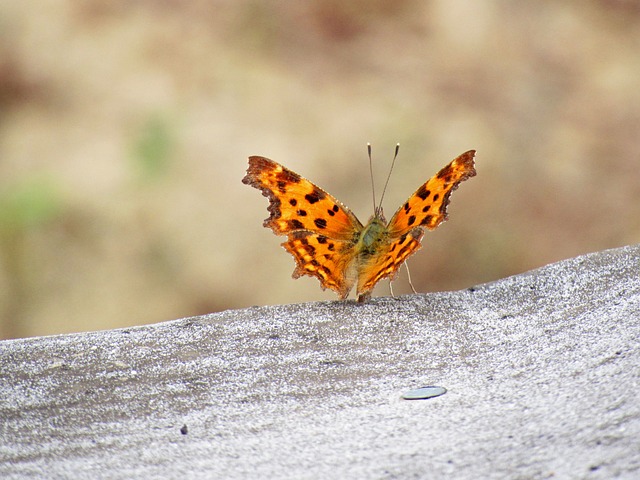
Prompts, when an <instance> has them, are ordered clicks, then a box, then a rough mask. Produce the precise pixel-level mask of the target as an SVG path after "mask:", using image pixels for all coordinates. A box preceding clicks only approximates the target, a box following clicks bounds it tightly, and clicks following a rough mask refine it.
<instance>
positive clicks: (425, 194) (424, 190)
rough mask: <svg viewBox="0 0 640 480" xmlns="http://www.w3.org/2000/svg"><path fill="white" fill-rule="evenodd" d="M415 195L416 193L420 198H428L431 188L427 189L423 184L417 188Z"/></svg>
mask: <svg viewBox="0 0 640 480" xmlns="http://www.w3.org/2000/svg"><path fill="white" fill-rule="evenodd" d="M416 195H418V196H419V197H420V198H421V199H422V200H426V199H427V198H429V195H431V190H427V185H426V184H424V185H422V186H421V187H420V188H419V189H418V191H417V192H416Z"/></svg>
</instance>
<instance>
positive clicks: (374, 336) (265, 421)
mask: <svg viewBox="0 0 640 480" xmlns="http://www.w3.org/2000/svg"><path fill="white" fill-rule="evenodd" d="M0 367H1V370H0V478H123V479H124V478H127V479H130V478H203V479H209V478H227V479H234V478H249V477H251V478H291V479H305V478H341V479H350V478H353V479H362V478H380V479H408V478H459V479H477V478H505V477H508V478H594V479H596V478H613V477H620V478H640V401H639V400H638V399H639V398H640V245H636V246H629V247H624V248H619V249H615V250H609V251H604V252H599V253H594V254H591V255H586V256H582V257H578V258H574V259H569V260H565V261H562V262H559V263H556V264H552V265H548V266H546V267H543V268H540V269H538V270H534V271H531V272H527V273H524V274H521V275H517V276H514V277H510V278H506V279H503V280H500V281H497V282H493V283H489V284H484V285H479V286H476V287H473V288H469V289H467V290H462V291H458V292H443V293H429V294H422V295H413V296H405V297H401V298H399V299H391V298H374V299H373V300H372V301H371V302H370V303H368V304H364V305H358V304H356V303H354V302H353V301H348V302H338V301H336V302H323V303H309V304H300V305H284V306H275V307H254V308H249V309H245V310H237V311H226V312H221V313H216V314H211V315H205V316H201V317H194V318H187V319H183V320H176V321H171V322H165V323H160V324H156V325H151V326H145V327H139V328H129V329H121V330H111V331H103V332H93V333H82V334H74V335H61V336H54V337H41V338H30V339H20V340H8V341H3V342H0ZM426 385H438V386H442V387H445V388H446V389H447V393H446V394H444V395H442V396H439V397H436V398H432V399H429V400H403V399H402V398H401V395H402V394H403V393H404V392H406V391H408V390H412V389H416V388H419V387H422V386H426Z"/></svg>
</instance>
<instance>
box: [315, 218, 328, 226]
mask: <svg viewBox="0 0 640 480" xmlns="http://www.w3.org/2000/svg"><path fill="white" fill-rule="evenodd" d="M313 223H315V224H316V227H318V228H327V221H326V220H325V219H324V218H316V219H315V220H314V221H313Z"/></svg>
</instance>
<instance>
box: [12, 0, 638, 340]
mask: <svg viewBox="0 0 640 480" xmlns="http://www.w3.org/2000/svg"><path fill="white" fill-rule="evenodd" d="M367 142H371V143H372V144H373V148H374V161H375V170H376V179H377V181H378V185H381V184H382V183H383V182H384V176H385V174H386V171H387V169H388V166H389V162H390V161H391V157H392V153H393V148H394V146H395V144H396V142H400V143H401V145H402V147H401V150H400V157H399V160H398V163H397V165H396V169H395V172H394V175H393V177H392V179H391V182H390V187H389V190H388V192H387V195H386V199H385V206H386V212H387V216H390V215H391V214H392V213H393V212H394V211H395V208H396V207H397V206H399V205H400V204H401V202H403V201H404V200H405V199H406V197H408V195H409V194H410V193H412V192H413V191H414V190H415V188H416V187H417V186H418V185H419V184H420V183H422V182H423V181H425V180H426V179H427V178H428V177H429V176H431V175H432V174H433V173H435V172H436V171H437V170H438V169H439V168H441V167H442V166H444V165H445V164H446V163H447V162H449V161H450V160H451V159H453V158H454V157H455V156H456V155H458V154H460V153H462V152H464V151H466V150H468V149H471V148H475V149H477V150H478V154H477V170H478V176H477V177H475V178H473V179H471V180H470V181H468V182H466V183H465V184H463V185H462V186H461V188H460V189H459V190H458V191H456V192H455V194H454V195H453V201H452V204H451V206H450V208H449V213H450V220H449V222H447V223H445V224H443V226H441V227H440V229H439V230H438V231H436V232H433V233H427V235H426V236H425V239H424V242H423V243H424V244H425V248H423V250H422V251H421V252H419V253H418V254H417V255H416V256H414V257H413V258H412V260H411V262H410V264H411V270H412V277H413V282H414V284H415V285H416V287H417V288H418V289H419V291H423V292H424V291H435V290H441V289H459V288H465V287H468V286H471V285H473V284H477V283H480V282H486V281H490V280H494V279H498V278H501V277H505V276H507V275H511V274H514V273H518V272H522V271H525V270H528V269H532V268H535V267H538V266H541V265H544V264H546V263H549V262H553V261H556V260H560V259H563V258H567V257H572V256H575V255H579V254H582V253H586V252H591V251H596V250H601V249H605V248H610V247H617V246H621V245H625V244H632V243H637V242H639V241H640V169H639V167H640V4H639V2H636V1H631V0H629V1H624V0H617V1H616V0H590V1H585V0H574V1H539V0H535V1H534V0H531V1H520V2H512V1H508V0H504V1H498V0H496V1H483V2H467V1H460V0H433V1H418V0H415V1H411V0H405V1H397V0H395V1H350V2H343V1H321V2H320V1H319V2H293V1H292V2H277V1H270V2H268V1H218V2H208V1H195V2H179V1H139V2H128V1H117V0H94V1H85V2H59V1H41V0H37V1H23V0H16V1H3V2H1V3H0V337H2V338H9V337H21V336H32V335H44V334H52V333H61V332H72V331H83V330H95V329H105V328H113V327H120V326H125V325H140V324H144V323H149V322H159V321H163V320H169V319H173V318H179V317H185V316H189V315H195V314H202V313H207V312H212V311H218V310H222V309H228V308H242V307H247V306H250V305H254V304H277V303H292V302H303V301H308V300H317V299H334V298H335V295H334V294H333V293H331V292H322V291H321V290H320V288H319V284H318V283H317V281H316V280H315V279H312V278H310V277H304V278H302V279H299V280H296V281H294V280H292V279H291V272H292V270H293V266H294V262H293V259H292V258H291V257H290V256H289V255H288V254H287V253H286V252H285V251H284V250H282V249H281V248H280V247H279V243H280V242H281V241H282V239H281V238H278V237H275V236H274V235H273V234H272V233H271V231H270V230H266V229H264V228H262V226H261V225H262V221H263V219H264V218H265V217H266V216H267V210H266V207H267V200H266V199H265V198H264V197H262V196H260V194H259V192H258V191H256V190H253V189H251V188H249V187H247V186H245V185H242V184H241V183H240V180H241V178H242V177H243V175H244V171H245V169H246V158H247V156H249V155H254V154H259V155H264V156H267V157H270V158H273V159H275V160H277V161H279V162H282V163H284V164H286V165H287V166H288V167H290V168H291V169H293V170H295V171H297V172H299V173H301V174H303V175H304V176H306V177H308V178H310V179H311V180H313V181H315V182H316V183H318V184H319V185H320V186H322V187H324V188H325V189H327V190H328V191H330V192H331V193H332V194H334V195H335V196H336V197H338V198H339V199H340V200H342V201H343V202H344V203H345V204H347V205H349V206H350V207H351V209H352V210H353V211H354V212H355V213H356V214H357V215H358V216H359V217H360V219H361V220H362V221H366V220H367V219H368V217H369V215H370V214H371V212H372V206H371V190H370V184H369V176H368V170H367V168H368V167H367V158H366V143H367ZM394 287H395V288H394V289H395V291H396V293H406V292H408V291H409V287H408V285H407V282H406V273H405V272H404V270H402V271H401V274H400V276H399V279H398V281H397V282H395V284H394ZM377 294H380V295H387V294H388V282H386V281H385V282H381V285H380V286H379V287H378V289H377Z"/></svg>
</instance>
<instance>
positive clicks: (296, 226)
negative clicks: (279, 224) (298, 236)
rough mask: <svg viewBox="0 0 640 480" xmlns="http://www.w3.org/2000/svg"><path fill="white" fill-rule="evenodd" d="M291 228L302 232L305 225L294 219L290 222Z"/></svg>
mask: <svg viewBox="0 0 640 480" xmlns="http://www.w3.org/2000/svg"><path fill="white" fill-rule="evenodd" d="M289 228H290V229H291V230H302V229H303V228H304V225H303V224H302V222H301V221H300V220H297V219H295V218H294V219H293V220H289Z"/></svg>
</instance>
